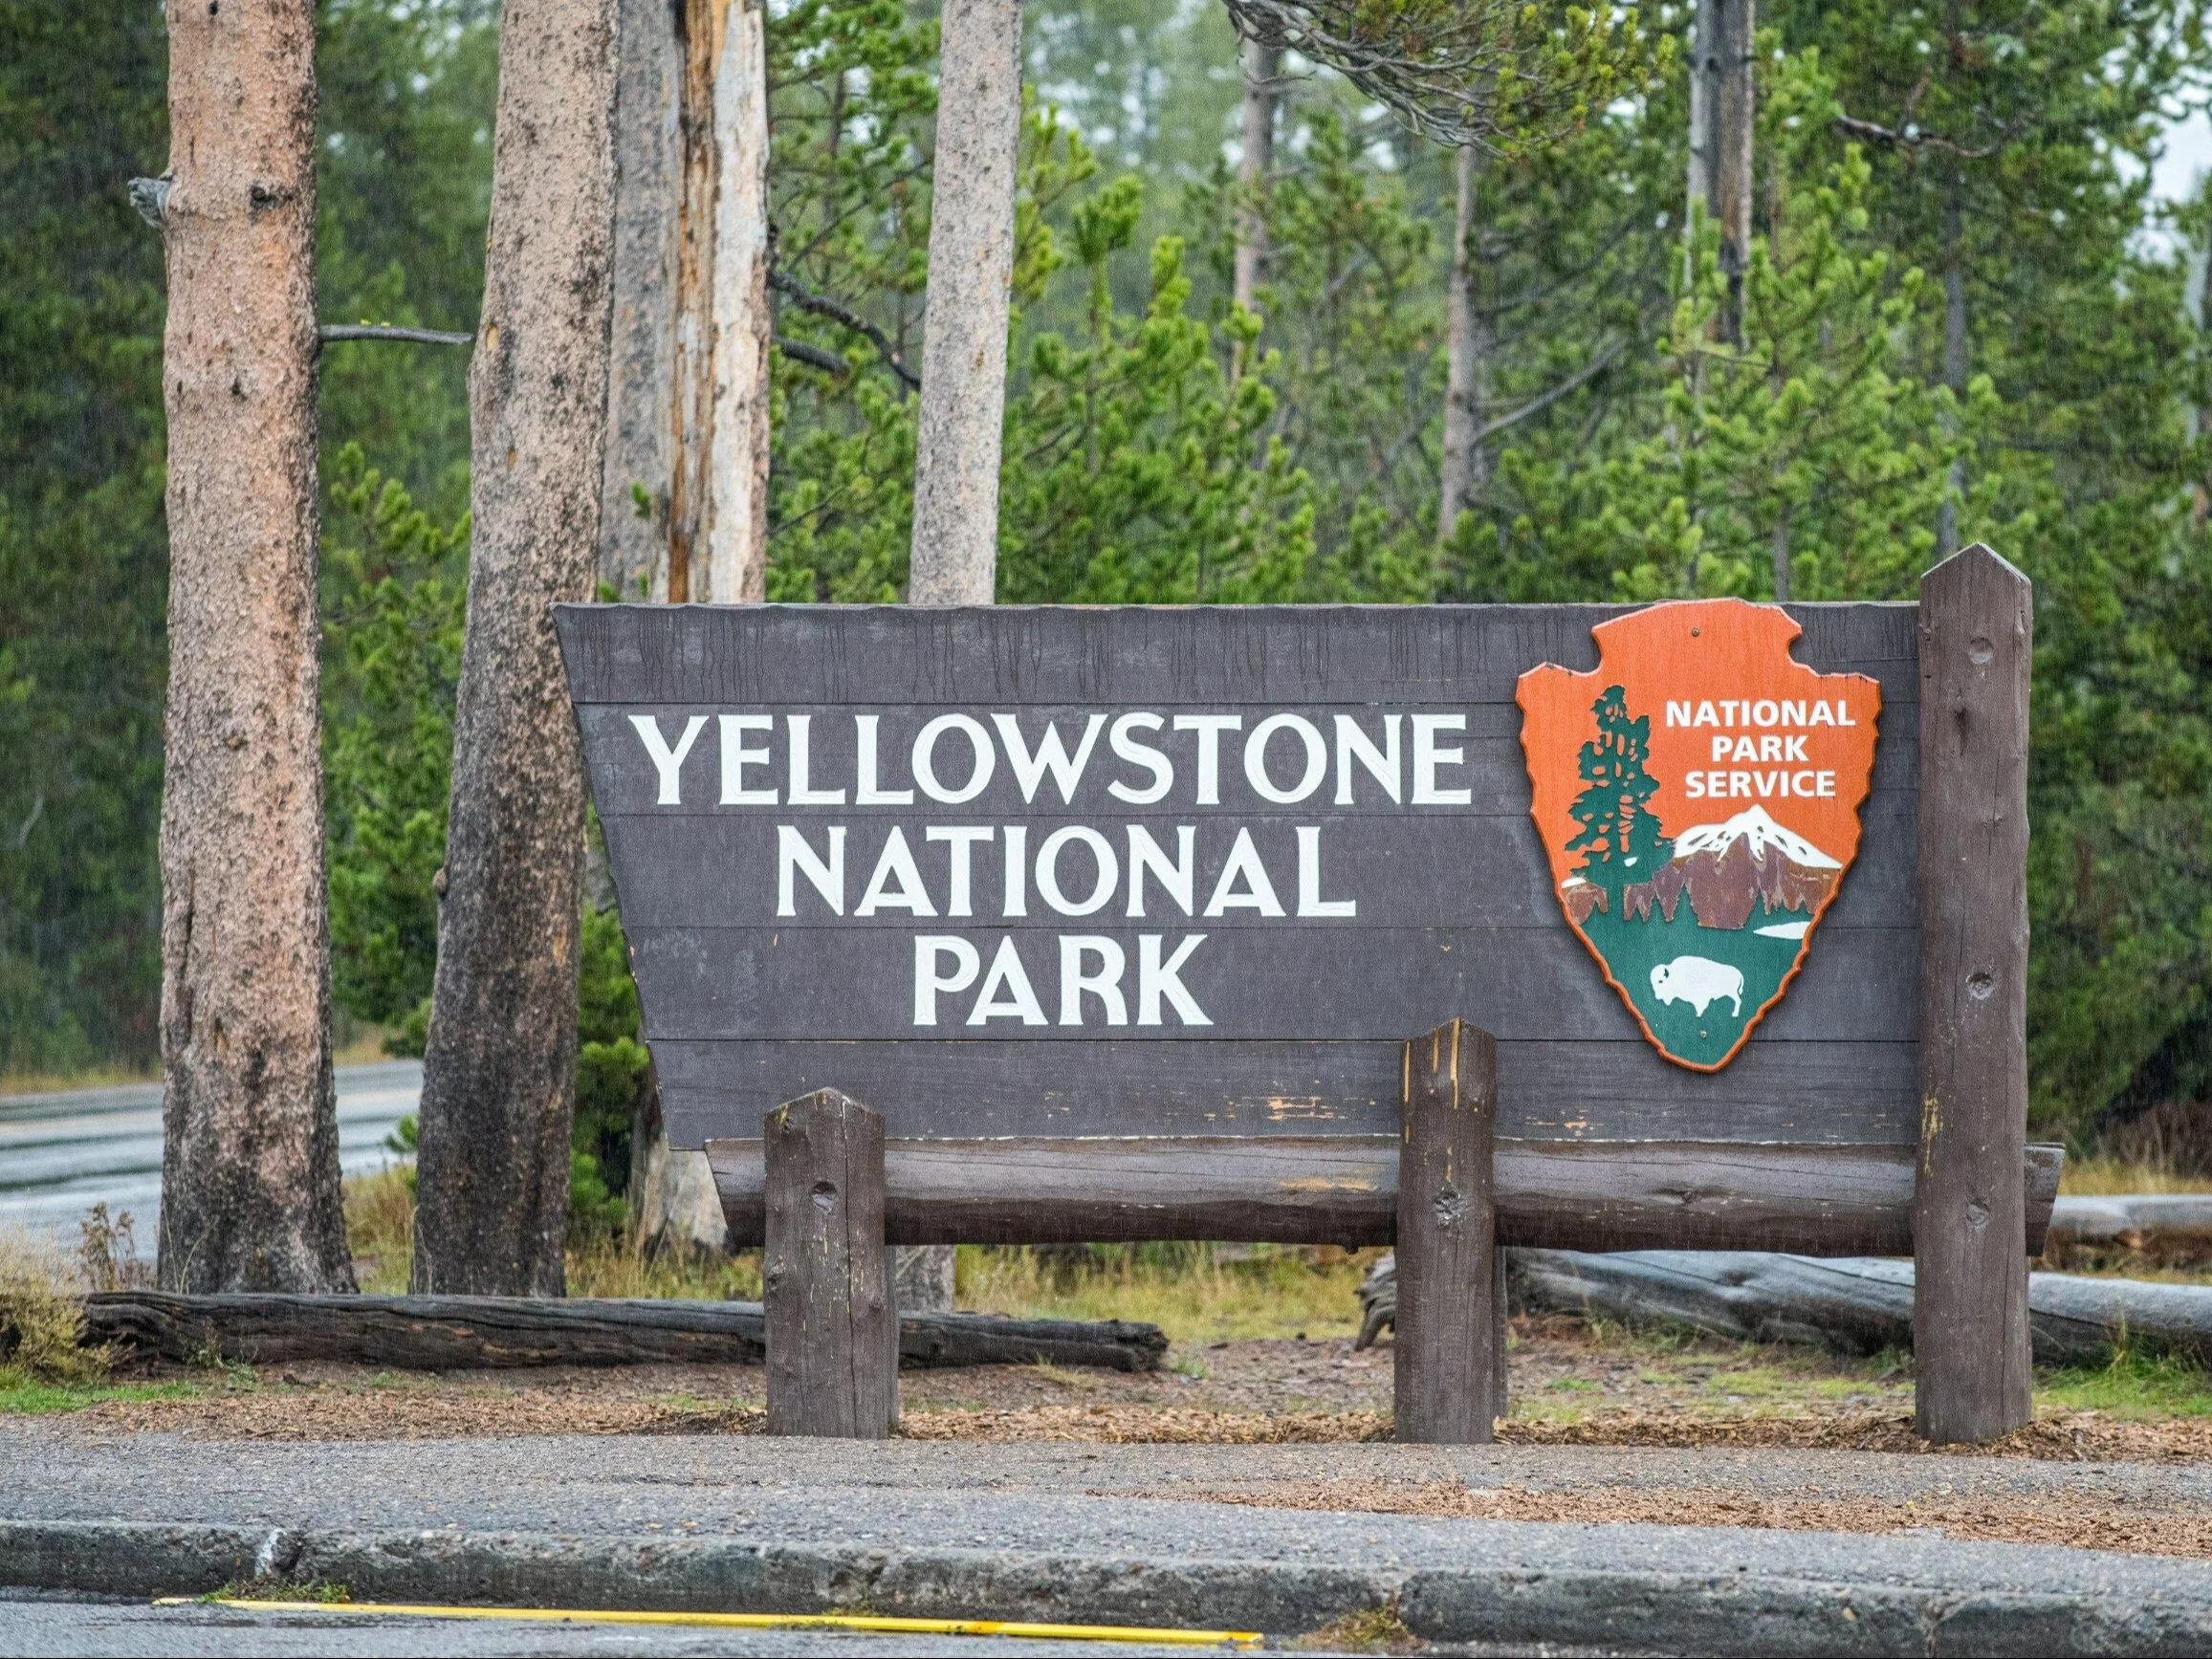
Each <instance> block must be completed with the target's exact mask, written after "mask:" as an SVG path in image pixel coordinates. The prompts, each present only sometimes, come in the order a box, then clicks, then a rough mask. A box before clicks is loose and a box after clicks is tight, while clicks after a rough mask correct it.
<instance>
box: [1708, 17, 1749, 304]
mask: <svg viewBox="0 0 2212 1659" xmlns="http://www.w3.org/2000/svg"><path fill="white" fill-rule="evenodd" d="M1753 9H1754V8H1753V0H1719V7H1718V8H1717V11H1718V13H1719V20H1720V30H1719V37H1718V38H1717V39H1716V41H1715V43H1714V54H1715V55H1716V56H1717V57H1718V58H1719V76H1718V79H1717V81H1716V85H1715V91H1716V94H1717V97H1716V99H1715V109H1714V112H1713V131H1714V144H1715V152H1714V158H1713V198H1712V203H1711V207H1712V213H1713V217H1714V219H1715V220H1716V221H1717V222H1718V223H1719V227H1720V274H1721V276H1722V277H1723V278H1724V279H1725V280H1726V282H1727V284H1728V300H1727V306H1726V309H1725V310H1724V311H1723V312H1722V314H1721V331H1722V334H1723V336H1724V338H1727V339H1728V340H1729V342H1730V343H1732V344H1735V345H1741V344H1742V343H1743V273H1744V272H1745V271H1746V270H1747V269H1748V268H1749V266H1750V262H1751V190H1752V183H1751V180H1752V166H1751V161H1752V131H1753V116H1754V98H1753V91H1752V78H1751V57H1752V30H1753V28H1754V26H1755V20H1754V17H1753Z"/></svg>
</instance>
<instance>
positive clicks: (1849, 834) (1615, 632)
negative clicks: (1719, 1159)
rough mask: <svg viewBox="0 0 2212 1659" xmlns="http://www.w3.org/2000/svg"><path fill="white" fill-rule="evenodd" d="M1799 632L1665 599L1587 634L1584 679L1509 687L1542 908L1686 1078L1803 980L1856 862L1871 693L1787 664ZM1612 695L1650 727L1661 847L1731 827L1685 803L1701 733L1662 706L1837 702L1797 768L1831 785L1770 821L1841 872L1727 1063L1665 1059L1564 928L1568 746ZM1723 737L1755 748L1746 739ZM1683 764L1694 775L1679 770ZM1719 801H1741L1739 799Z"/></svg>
mask: <svg viewBox="0 0 2212 1659" xmlns="http://www.w3.org/2000/svg"><path fill="white" fill-rule="evenodd" d="M1803 632H1804V629H1803V628H1801V627H1800V626H1799V625H1798V623H1797V622H1795V621H1794V620H1792V619H1791V617H1790V616H1789V614H1788V613H1787V612H1786V611H1785V610H1783V609H1782V608H1781V607H1780V606H1779V605H1762V604H1753V603H1751V602H1750V601H1748V600H1735V599H1722V600H1670V601H1668V602H1665V603H1661V604H1655V605H1652V606H1650V607H1648V608H1646V609H1644V610H1640V611H1633V612H1631V613H1630V614H1628V615H1627V616H1621V617H1615V618H1613V619H1611V620H1610V621H1608V622H1600V623H1598V624H1597V625H1596V626H1594V627H1592V628H1591V629H1590V636H1591V638H1592V639H1594V640H1595V641H1596V642H1597V646H1598V666H1597V667H1596V668H1595V669H1593V670H1592V671H1590V672H1589V673H1587V674H1578V673H1576V672H1575V671H1573V670H1572V669H1569V668H1564V667H1561V666H1558V665H1557V664H1551V663H1546V664H1544V665H1543V666H1539V667H1535V668H1531V669H1529V670H1528V671H1527V672H1526V673H1524V674H1522V676H1521V678H1520V680H1519V681H1518V682H1517V683H1516V685H1515V689H1514V700H1515V702H1517V703H1518V704H1519V705H1520V707H1521V713H1522V723H1521V747H1522V756H1523V757H1524V759H1525V761H1526V763H1527V767H1528V782H1529V797H1530V798H1529V817H1530V818H1531V819H1534V820H1535V824H1536V832H1537V837H1538V839H1539V840H1541V841H1542V842H1543V843H1544V857H1545V859H1546V860H1547V861H1548V862H1549V864H1550V868H1551V882H1552V898H1553V900H1554V901H1555V902H1556V903H1557V904H1558V905H1559V906H1560V912H1561V914H1562V915H1563V916H1564V917H1565V918H1566V924H1567V926H1568V927H1569V928H1573V929H1574V933H1575V936H1576V937H1577V938H1579V939H1581V940H1582V942H1583V946H1584V948H1585V949H1586V950H1588V951H1589V953H1590V956H1591V958H1592V959H1593V960H1594V961H1595V962H1596V963H1597V965H1598V969H1599V971H1601V972H1602V973H1604V975H1605V978H1606V983H1607V984H1609V985H1610V986H1611V987H1612V988H1613V990H1614V991H1615V992H1616V993H1618V994H1619V996H1620V998H1621V1001H1622V1002H1623V1003H1624V1004H1625V1005H1626V1006H1627V1007H1628V1010H1629V1012H1630V1014H1631V1015H1633V1016H1634V1018H1635V1021H1636V1024H1637V1025H1638V1026H1639V1027H1640V1028H1641V1029H1642V1031H1643V1034H1644V1037H1645V1038H1646V1039H1647V1040H1648V1041H1649V1042H1650V1043H1651V1044H1652V1046H1653V1047H1654V1049H1656V1050H1657V1051H1658V1052H1659V1053H1660V1054H1661V1055H1662V1056H1664V1057H1665V1058H1666V1059H1668V1060H1670V1061H1672V1062H1673V1063H1674V1064H1675V1065H1679V1066H1683V1067H1686V1068H1688V1069H1689V1070H1691V1071H1697V1072H1717V1071H1719V1070H1720V1069H1721V1068H1722V1067H1723V1066H1725V1065H1727V1064H1728V1063H1729V1062H1730V1061H1731V1060H1733V1059H1735V1058H1736V1057H1737V1056H1738V1055H1739V1054H1741V1052H1742V1050H1743V1045H1744V1044H1745V1043H1746V1042H1748V1041H1749V1040H1750V1038H1751V1034H1752V1032H1753V1031H1754V1030H1755V1029H1756V1028H1757V1027H1758V1025H1759V1023H1760V1021H1761V1020H1763V1019H1764V1018H1765V1017H1766V1015H1767V1013H1768V1011H1769V1010H1771V1009H1772V1008H1773V1007H1774V1006H1775V1005H1776V1004H1777V1003H1779V1002H1780V1001H1781V1000H1782V998H1783V996H1784V995H1785V993H1787V992H1788V990H1789V987H1790V984H1791V982H1792V981H1794V980H1795V979H1796V977H1797V975H1798V972H1799V971H1800V970H1801V969H1803V968H1804V966H1805V963H1806V959H1807V955H1808V954H1809V953H1810V951H1811V949H1812V941H1813V936H1814V935H1815V934H1816V933H1818V932H1819V931H1820V924H1821V921H1822V919H1823V918H1824V917H1825V916H1826V915H1827V914H1828V911H1829V906H1832V905H1833V904H1834V903H1835V899H1836V895H1837V894H1839V893H1840V892H1841V891H1842V890H1843V883H1844V879H1845V877H1846V876H1848V875H1849V874H1850V872H1851V866H1852V864H1853V863H1854V862H1856V861H1857V858H1858V845H1859V808H1860V806H1861V805H1862V804H1863V803H1864V802H1865V800H1866V797H1867V793H1868V790H1869V788H1870V787H1871V784H1872V779H1873V762H1874V750H1875V745H1876V742H1877V738H1878V731H1877V729H1878V724H1879V719H1880V714H1881V707H1882V688H1881V686H1880V683H1879V682H1877V681H1875V680H1873V679H1871V678H1869V677H1868V676H1866V675H1864V674H1823V673H1821V672H1820V671H1819V670H1818V669H1815V668H1812V667H1808V666H1806V665H1805V664H1803V663H1800V662H1798V661H1797V660H1796V659H1795V658H1794V657H1792V656H1791V655H1790V647H1791V646H1792V644H1794V643H1795V642H1796V640H1797V638H1798V637H1799V635H1801V634H1802V633H1803ZM1614 685H1618V686H1622V687H1624V688H1626V691H1627V695H1628V702H1629V709H1630V712H1631V713H1632V714H1635V715H1649V716H1651V720H1652V743H1651V759H1650V763H1649V768H1648V770H1649V771H1650V773H1651V775H1652V776H1653V777H1654V778H1656V779H1657V780H1658V782H1659V788H1658V790H1657V792H1656V793H1655V794H1654V796H1653V797H1652V800H1651V803H1650V804H1651V806H1652V809H1653V810H1654V813H1656V815H1657V817H1658V819H1659V822H1660V827H1661V829H1662V830H1663V832H1664V833H1665V834H1666V835H1668V836H1670V837H1673V836H1676V835H1678V834H1680V833H1681V832H1682V831H1683V830H1685V829H1688V828H1690V827H1691V826H1693V825H1695V824H1697V823H1701V822H1707V821H1711V820H1712V818H1713V816H1714V814H1715V813H1716V811H1718V812H1719V816H1721V817H1723V818H1725V817H1729V816H1733V814H1732V812H1731V811H1730V810H1729V808H1728V807H1726V806H1720V807H1718V808H1717V807H1715V806H1711V805H1701V804H1699V800H1698V797H1692V796H1691V795H1690V794H1689V783H1688V781H1687V779H1688V775H1689V774H1690V773H1692V772H1708V771H1711V770H1713V763H1712V761H1711V756H1710V739H1711V737H1712V736H1713V735H1714V732H1713V731H1711V730H1709V729H1707V728H1701V727H1692V728H1690V729H1687V730H1685V729H1683V728H1681V727H1675V728H1669V727H1667V726H1666V724H1665V719H1666V712H1667V710H1666V704H1667V702H1668V701H1669V700H1670V699H1673V700H1675V701H1682V700H1684V699H1687V700H1688V701H1690V702H1691V703H1692V704H1693V705H1696V704H1697V703H1702V702H1706V701H1712V702H1714V703H1716V704H1718V703H1719V702H1720V701H1721V700H1723V699H1736V700H1739V701H1742V700H1749V701H1752V702H1757V701H1760V700H1764V699H1772V700H1774V701H1776V702H1778V703H1779V702H1780V701H1781V700H1783V699H1785V698H1789V699H1804V700H1807V701H1809V700H1811V699H1814V698H1823V699H1826V700H1828V701H1829V702H1830V703H1834V702H1836V701H1837V700H1839V699H1840V701H1841V704H1842V712H1843V713H1844V714H1845V715H1846V716H1848V717H1849V718H1850V719H1851V721H1852V722H1853V724H1852V725H1851V726H1849V727H1845V726H1837V727H1831V728H1827V729H1825V730H1823V731H1821V732H1820V736H1821V737H1822V739H1823V740H1824V748H1823V749H1822V750H1821V751H1820V752H1819V753H1818V760H1819V762H1820V764H1818V765H1816V766H1814V767H1812V768H1810V770H1813V771H1815V772H1820V771H1829V772H1833V773H1834V775H1835V777H1834V787H1835V794H1834V795H1833V796H1832V797H1812V798H1795V797H1792V798H1789V799H1787V800H1786V802H1785V811H1786V812H1787V813H1788V814H1789V816H1788V817H1787V818H1782V817H1779V816H1777V817H1776V821H1777V822H1780V823H1782V824H1783V826H1784V827H1785V828H1786V829H1789V830H1792V831H1794V832H1795V833H1797V834H1798V835H1800V836H1803V837H1804V838H1806V839H1807V840H1810V841H1812V842H1813V844H1814V845H1816V846H1818V847H1819V848H1820V849H1821V851H1823V852H1824V853H1826V854H1828V855H1829V857H1830V858H1833V859H1835V860H1837V861H1838V862H1840V863H1841V865H1842V868H1840V869H1839V870H1838V871H1837V872H1836V877H1835V880H1834V882H1833V883H1832V884H1830V885H1829V889H1828V893H1827V896H1826V897H1825V898H1823V899H1822V900H1821V901H1820V903H1819V905H1818V906H1816V907H1815V908H1814V909H1813V911H1812V913H1811V915H1810V917H1809V919H1808V923H1807V928H1806V931H1805V937H1804V939H1803V940H1802V941H1801V942H1800V943H1799V945H1798V950H1797V956H1796V958H1795V960H1794V961H1792V962H1791V964H1790V966H1789V970H1788V971H1787V972H1785V974H1783V976H1782V981H1781V983H1780V985H1778V986H1777V987H1776V989H1775V992H1774V994H1773V995H1771V996H1769V997H1768V998H1767V999H1766V1000H1765V1001H1764V1002H1763V1003H1762V1004H1760V1006H1759V1007H1758V1008H1757V1009H1755V1010H1754V1011H1753V1013H1752V1015H1751V1017H1750V1018H1748V1019H1746V1020H1745V1021H1744V1022H1743V1029H1742V1030H1741V1032H1740V1033H1739V1034H1738V1035H1737V1037H1736V1041H1735V1043H1734V1044H1733V1045H1732V1046H1731V1047H1730V1048H1729V1050H1728V1052H1727V1053H1726V1054H1724V1055H1722V1056H1721V1057H1720V1059H1718V1060H1715V1061H1713V1062H1712V1063H1710V1064H1703V1063H1699V1062H1698V1061H1696V1060H1690V1059H1682V1058H1681V1057H1680V1056H1677V1055H1675V1054H1672V1053H1669V1052H1668V1050H1667V1048H1666V1047H1665V1045H1664V1044H1663V1043H1662V1042H1661V1041H1660V1039H1659V1037H1658V1036H1657V1035H1656V1034H1655V1033H1654V1031H1653V1030H1652V1028H1651V1025H1650V1023H1649V1022H1648V1021H1646V1019H1645V1018H1644V1015H1643V1012H1642V1011H1641V1010H1640V1009H1638V1008H1637V1006H1636V1003H1635V999H1634V997H1633V996H1632V995H1631V994H1630V993H1629V990H1628V988H1627V987H1626V986H1624V985H1622V984H1621V983H1620V981H1619V980H1618V979H1616V978H1614V976H1613V972H1612V969H1611V966H1610V964H1609V963H1608V962H1607V961H1606V958H1605V956H1604V954H1603V953H1602V952H1601V951H1600V950H1598V948H1597V946H1596V945H1595V944H1593V943H1591V941H1590V937H1589V935H1588V933H1587V932H1585V931H1584V930H1583V928H1582V926H1581V924H1579V923H1578V922H1576V921H1575V919H1574V916H1573V913H1572V911H1571V910H1569V909H1568V907H1567V904H1566V897H1565V894H1564V893H1563V891H1562V888H1563V885H1564V884H1565V883H1566V879H1567V878H1568V877H1569V876H1571V875H1575V874H1577V873H1578V872H1579V868H1580V865H1579V862H1578V861H1577V856H1576V855H1574V854H1570V853H1568V852H1567V851H1566V843H1567V841H1569V840H1572V839H1573V837H1574V835H1575V832H1576V828H1577V826H1576V823H1575V820H1574V819H1572V818H1571V817H1570V816H1569V814H1568V808H1569V807H1570V806H1571V805H1572V804H1573V801H1574V798H1575V797H1576V796H1577V795H1578V794H1579V793H1580V791H1581V787H1582V780H1581V778H1580V775H1578V773H1577V772H1576V757H1577V755H1578V753H1579V752H1580V750H1581V748H1582V745H1583V744H1584V743H1585V742H1588V741H1589V740H1590V739H1592V738H1594V737H1595V736H1596V735H1597V731H1598V728H1597V718H1596V716H1595V715H1594V714H1593V713H1591V711H1590V706H1591V704H1592V703H1593V702H1594V701H1596V699H1597V698H1598V697H1599V696H1600V695H1601V694H1602V693H1603V692H1604V690H1605V688H1607V687H1609V686H1614ZM1735 730H1737V731H1740V732H1741V733H1742V734H1745V735H1753V736H1756V735H1758V732H1757V731H1756V729H1755V728H1736V729H1735ZM1829 739H1832V741H1828V740H1829ZM1811 741H1812V739H1811V738H1810V737H1809V736H1808V739H1807V753H1808V754H1811V753H1813V751H1812V749H1811ZM1698 745H1704V746H1705V748H1706V753H1705V754H1704V756H1703V757H1699V756H1698V755H1697V753H1696V751H1697V746H1698ZM1692 759H1697V760H1698V761H1699V764H1697V765H1695V766H1693V765H1690V764H1688V762H1689V761H1690V760H1692ZM1751 764H1756V763H1751ZM1727 798H1728V799H1730V800H1736V801H1739V802H1741V797H1727ZM1747 804H1756V805H1764V804H1769V802H1768V801H1766V800H1754V801H1749V802H1748V803H1747Z"/></svg>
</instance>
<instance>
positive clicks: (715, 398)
mask: <svg viewBox="0 0 2212 1659" xmlns="http://www.w3.org/2000/svg"><path fill="white" fill-rule="evenodd" d="M763 15H764V10H763V6H762V5H761V4H759V3H757V0H756V3H754V4H747V0H685V5H684V64H683V77H682V89H683V90H682V104H681V115H680V118H679V122H678V124H679V128H680V131H681V133H682V146H683V189H682V195H681V198H680V202H679V206H678V226H677V231H676V238H677V241H676V254H677V258H676V397H675V404H674V422H675V429H674V431H675V445H676V468H675V476H674V478H673V480H672V482H671V488H670V492H669V511H668V519H669V522H668V599H669V600H670V601H672V602H674V603H677V604H682V603H684V602H686V601H688V600H689V601H707V600H712V601H713V602H714V603H717V604H742V603H746V602H749V601H756V600H760V599H761V598H763V597H764V596H765V593H766V585H765V584H766V579H767V568H768V558H767V541H768V351H769V341H770V331H769V315H768V78H767V60H766V42H765V38H764V35H763V33H762V21H763Z"/></svg>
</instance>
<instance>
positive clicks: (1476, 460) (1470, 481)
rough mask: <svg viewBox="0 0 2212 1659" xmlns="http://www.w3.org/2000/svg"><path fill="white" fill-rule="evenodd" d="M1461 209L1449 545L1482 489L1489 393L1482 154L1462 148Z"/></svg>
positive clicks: (1449, 338)
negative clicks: (1478, 255)
mask: <svg viewBox="0 0 2212 1659" xmlns="http://www.w3.org/2000/svg"><path fill="white" fill-rule="evenodd" d="M1456 178H1457V181H1458V211H1457V212H1456V214H1455V216H1454V218H1453V237H1452V273H1451V279H1450V281H1449V283H1448V285H1447V287H1446V290H1445V299H1446V305H1447V308H1448V313H1447V317H1446V321H1445V329H1446V336H1445V377H1444V460H1443V467H1442V472H1443V495H1442V498H1441V500H1439V501H1438V503H1437V506H1436V539H1437V540H1438V541H1450V540H1451V539H1452V533H1453V531H1454V530H1455V529H1456V527H1457V525H1458V522H1459V510H1460V509H1461V508H1462V507H1464V506H1465V505H1466V504H1467V502H1468V499H1469V498H1470V497H1471V496H1473V495H1474V494H1476V493H1477V492H1478V491H1480V490H1481V488H1482V485H1483V471H1484V468H1483V457H1482V446H1481V442H1480V440H1479V439H1478V436H1477V434H1478V433H1479V432H1480V431H1481V429H1482V404H1483V400H1484V399H1486V398H1487V397H1488V396H1489V395H1490V326H1489V319H1488V318H1486V317H1483V316H1482V315H1481V313H1480V312H1479V311H1478V310H1477V308H1476V303H1475V301H1476V293H1475V252H1474V250H1473V249H1472V248H1471V247H1470V246H1469V244H1470V243H1471V242H1472V241H1473V240H1474V236H1475V210H1476V207H1477V205H1478V191H1479V189H1480V187H1481V180H1482V155H1481V152H1480V151H1478V150H1477V149H1476V147H1475V146H1474V145H1473V144H1463V145H1461V146H1460V149H1459V155H1458V159H1457V167H1456Z"/></svg>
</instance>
